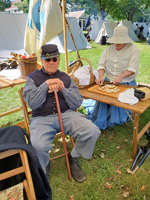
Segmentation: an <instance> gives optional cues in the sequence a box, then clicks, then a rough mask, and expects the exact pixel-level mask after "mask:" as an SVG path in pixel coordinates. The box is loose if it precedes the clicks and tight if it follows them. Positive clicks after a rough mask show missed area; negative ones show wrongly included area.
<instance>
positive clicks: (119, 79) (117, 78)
mask: <svg viewBox="0 0 150 200" xmlns="http://www.w3.org/2000/svg"><path fill="white" fill-rule="evenodd" d="M133 74H134V73H133V72H131V71H128V70H127V71H126V72H124V73H122V74H120V75H119V76H118V77H116V78H115V79H114V80H113V84H115V85H117V84H120V83H121V81H122V79H124V78H127V77H129V76H132V75H133Z"/></svg>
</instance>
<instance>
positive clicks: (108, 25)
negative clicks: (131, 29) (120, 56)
mask: <svg viewBox="0 0 150 200" xmlns="http://www.w3.org/2000/svg"><path fill="white" fill-rule="evenodd" d="M117 25H118V24H117V22H104V23H103V25H102V27H101V29H100V31H99V33H98V35H97V37H96V39H95V42H96V43H99V42H100V39H101V37H102V36H106V35H107V37H109V38H110V37H112V36H113V32H114V28H115V27H117Z"/></svg>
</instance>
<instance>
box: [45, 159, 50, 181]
mask: <svg viewBox="0 0 150 200" xmlns="http://www.w3.org/2000/svg"><path fill="white" fill-rule="evenodd" d="M50 171H51V164H50V161H49V163H48V165H47V166H46V177H47V180H49V177H50Z"/></svg>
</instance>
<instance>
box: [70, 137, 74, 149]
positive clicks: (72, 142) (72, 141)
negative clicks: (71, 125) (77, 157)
mask: <svg viewBox="0 0 150 200" xmlns="http://www.w3.org/2000/svg"><path fill="white" fill-rule="evenodd" d="M70 141H71V144H72V148H73V147H74V140H73V138H72V137H71V136H70Z"/></svg>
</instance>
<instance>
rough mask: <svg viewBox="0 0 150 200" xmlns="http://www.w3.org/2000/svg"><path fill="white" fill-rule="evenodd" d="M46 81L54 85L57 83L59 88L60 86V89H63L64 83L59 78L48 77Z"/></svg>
mask: <svg viewBox="0 0 150 200" xmlns="http://www.w3.org/2000/svg"><path fill="white" fill-rule="evenodd" d="M46 83H47V84H48V85H49V86H50V85H54V84H57V85H58V86H59V87H60V88H62V90H63V89H64V83H63V82H62V81H61V80H60V79H59V78H54V79H53V78H52V79H48V80H47V81H46Z"/></svg>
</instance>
